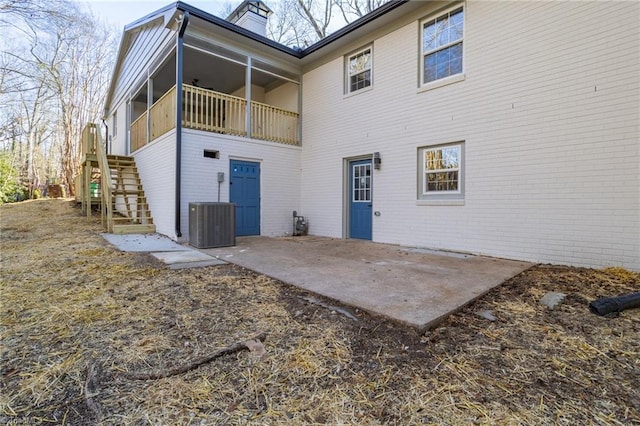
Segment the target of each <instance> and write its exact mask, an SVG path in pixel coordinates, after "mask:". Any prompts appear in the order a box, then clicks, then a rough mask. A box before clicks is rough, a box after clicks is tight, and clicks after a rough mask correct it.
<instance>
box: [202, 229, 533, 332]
mask: <svg viewBox="0 0 640 426" xmlns="http://www.w3.org/2000/svg"><path fill="white" fill-rule="evenodd" d="M236 240H237V245H236V246H234V247H224V248H215V249H205V250H200V251H202V252H204V253H207V254H209V255H210V256H212V257H216V258H218V259H220V260H223V261H227V262H231V263H235V264H237V265H240V266H243V267H245V268H248V269H251V270H253V271H256V272H259V273H262V274H265V275H268V276H270V277H272V278H275V279H278V280H280V281H283V282H286V283H288V284H291V285H294V286H297V287H301V288H304V289H306V290H309V291H311V292H314V293H316V294H320V295H323V296H326V297H329V298H332V299H335V300H338V301H340V302H342V303H344V304H346V305H351V306H354V307H358V308H360V309H363V310H365V311H369V312H371V313H375V314H379V315H383V316H386V317H389V318H392V319H394V320H397V321H401V322H403V323H406V324H409V325H411V326H414V327H417V328H419V329H427V328H429V327H433V326H435V325H437V324H438V322H440V321H442V320H443V319H444V318H445V317H446V316H447V315H449V314H450V313H452V312H454V311H456V310H458V309H460V308H461V307H463V306H464V305H466V304H468V303H469V302H471V301H473V300H474V299H476V298H478V297H480V296H482V295H483V294H485V293H486V292H488V291H489V290H491V289H492V288H494V287H496V286H498V285H499V284H501V283H503V282H504V281H505V280H507V279H509V278H511V277H512V276H514V275H516V274H518V273H520V272H522V271H524V270H525V269H527V268H529V267H530V266H532V264H531V263H527V262H518V261H512V260H504V259H496V258H490V257H483V256H473V255H466V254H459V253H447V252H435V251H429V250H420V249H410V248H406V247H401V246H395V245H387V244H379V243H372V242H369V241H362V240H343V239H332V238H320V237H288V238H268V237H240V238H237V239H236Z"/></svg>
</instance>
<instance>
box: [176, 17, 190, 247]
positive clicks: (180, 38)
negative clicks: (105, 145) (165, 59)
mask: <svg viewBox="0 0 640 426" xmlns="http://www.w3.org/2000/svg"><path fill="white" fill-rule="evenodd" d="M188 24H189V12H186V11H185V12H184V14H183V15H182V22H181V23H180V29H179V30H178V42H177V46H176V213H175V216H176V224H175V225H176V238H180V237H182V232H181V231H180V201H181V200H180V198H181V192H180V185H181V180H182V179H181V174H182V63H183V59H184V58H183V50H184V46H183V43H184V41H183V37H184V32H185V31H186V29H187V25H188Z"/></svg>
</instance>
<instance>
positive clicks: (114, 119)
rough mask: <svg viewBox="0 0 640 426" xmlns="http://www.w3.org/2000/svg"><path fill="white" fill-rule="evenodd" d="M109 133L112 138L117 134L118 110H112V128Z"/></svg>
mask: <svg viewBox="0 0 640 426" xmlns="http://www.w3.org/2000/svg"><path fill="white" fill-rule="evenodd" d="M111 133H112V135H113V137H114V138H115V137H116V136H117V135H118V111H114V112H113V129H112V132H111Z"/></svg>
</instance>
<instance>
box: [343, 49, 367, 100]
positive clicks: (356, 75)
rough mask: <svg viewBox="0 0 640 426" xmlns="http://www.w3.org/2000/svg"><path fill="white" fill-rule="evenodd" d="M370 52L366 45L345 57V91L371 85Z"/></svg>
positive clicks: (348, 91) (352, 90)
mask: <svg viewBox="0 0 640 426" xmlns="http://www.w3.org/2000/svg"><path fill="white" fill-rule="evenodd" d="M371 53H372V50H371V47H367V48H366V49H363V50H360V51H359V52H356V53H355V54H353V55H350V56H348V57H347V61H346V67H347V69H346V75H347V84H346V85H347V93H353V92H357V91H358V90H361V89H364V88H366V87H370V86H371V84H372V75H371V68H372V62H373V58H372V54H371Z"/></svg>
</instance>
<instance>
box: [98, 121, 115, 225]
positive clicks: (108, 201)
mask: <svg viewBox="0 0 640 426" xmlns="http://www.w3.org/2000/svg"><path fill="white" fill-rule="evenodd" d="M94 130H95V133H96V135H95V141H96V145H97V146H96V148H97V149H96V156H97V157H98V166H99V167H100V189H101V191H100V192H101V193H102V209H101V210H102V226H103V227H104V229H105V230H106V231H107V232H113V182H111V170H109V161H108V160H107V150H106V147H105V145H104V141H103V140H102V133H101V132H100V131H99V130H98V128H97V127H95V128H94Z"/></svg>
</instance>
